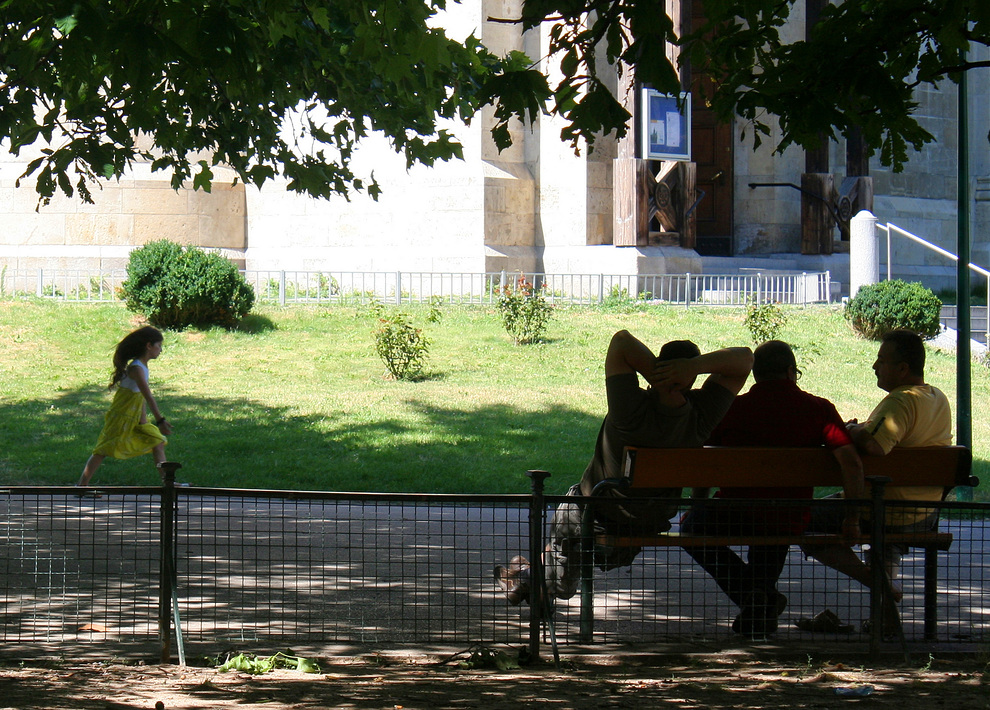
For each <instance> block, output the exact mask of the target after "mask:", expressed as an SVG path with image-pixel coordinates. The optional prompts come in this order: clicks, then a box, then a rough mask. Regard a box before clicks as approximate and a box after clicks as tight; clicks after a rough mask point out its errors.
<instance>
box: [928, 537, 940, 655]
mask: <svg viewBox="0 0 990 710" xmlns="http://www.w3.org/2000/svg"><path fill="white" fill-rule="evenodd" d="M937 625H938V548H936V547H931V546H929V547H926V548H925V640H926V641H934V640H935V636H936V629H937Z"/></svg>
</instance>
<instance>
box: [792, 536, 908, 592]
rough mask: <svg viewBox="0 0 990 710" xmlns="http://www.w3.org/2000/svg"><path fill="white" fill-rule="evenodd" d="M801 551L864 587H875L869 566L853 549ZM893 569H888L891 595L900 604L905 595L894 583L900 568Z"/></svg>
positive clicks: (824, 548) (827, 547)
mask: <svg viewBox="0 0 990 710" xmlns="http://www.w3.org/2000/svg"><path fill="white" fill-rule="evenodd" d="M801 549H802V550H804V553H805V554H806V555H810V556H811V557H814V558H815V559H816V560H818V561H819V562H821V563H822V564H823V565H826V566H827V567H831V568H832V569H834V570H838V571H839V572H841V573H842V574H844V575H846V576H847V577H850V578H852V579H855V580H856V581H857V582H859V583H860V584H862V585H863V586H864V587H867V588H870V587H872V586H873V573H872V571H871V570H870V567H869V565H867V564H866V563H864V562H863V560H861V559H860V558H859V555H857V554H856V553H855V552H854V551H853V549H852V548H851V547H845V546H843V545H822V546H820V547H802V548H801ZM890 567H891V566H890V565H888V568H890ZM892 567H893V568H892V569H888V578H889V579H890V580H891V585H890V586H891V595H892V596H893V598H894V601H895V602H900V601H901V598H902V597H903V596H904V593H903V592H902V591H901V589H900V587H898V586H897V585H895V584H894V583H893V579H894V577H895V576H896V574H897V570H898V567H897V566H896V565H893V566H892Z"/></svg>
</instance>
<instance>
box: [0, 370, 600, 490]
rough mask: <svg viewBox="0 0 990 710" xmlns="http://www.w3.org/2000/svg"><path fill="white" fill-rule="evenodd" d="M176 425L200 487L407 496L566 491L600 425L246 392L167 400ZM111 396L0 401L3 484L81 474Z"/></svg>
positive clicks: (102, 476)
mask: <svg viewBox="0 0 990 710" xmlns="http://www.w3.org/2000/svg"><path fill="white" fill-rule="evenodd" d="M168 404H169V407H168V414H169V421H170V422H171V423H172V426H173V428H174V431H173V433H172V434H171V435H170V436H169V444H168V446H167V447H166V454H167V456H168V458H169V459H170V460H174V461H178V462H179V463H181V464H182V467H183V468H182V472H181V474H180V475H181V478H182V480H184V481H187V482H190V483H193V484H194V485H205V486H219V487H237V488H278V489H304V490H337V491H341V490H347V491H382V492H411V493H519V492H526V491H528V489H529V480H528V478H527V477H526V475H525V473H526V471H527V470H529V469H533V468H542V469H546V470H548V471H550V472H551V474H552V475H553V477H552V479H551V481H550V482H549V484H548V492H559V493H562V492H564V491H565V490H566V489H567V487H568V486H569V485H571V484H572V483H574V482H575V481H576V480H577V479H578V477H579V476H580V474H581V473H582V472H583V470H584V467H585V466H586V464H587V461H588V459H589V458H590V456H591V453H592V450H593V448H594V441H595V436H596V434H597V431H598V427H599V425H600V420H599V419H598V418H597V417H593V416H590V415H588V414H587V413H586V412H582V411H578V410H575V409H572V408H569V407H550V408H548V409H547V410H545V411H531V410H519V409H516V408H513V407H510V406H507V405H504V404H486V405H481V406H477V407H474V406H470V405H467V404H462V403H458V402H451V403H450V404H449V405H447V406H444V407H436V406H434V405H426V404H420V403H417V402H415V401H413V402H412V403H411V406H412V407H413V409H414V410H415V412H416V416H414V417H409V418H406V419H405V420H403V421H400V420H397V419H393V418H382V419H375V418H374V415H373V413H372V414H371V415H370V416H368V417H354V416H350V417H346V418H345V417H341V418H327V417H323V416H311V415H299V414H297V413H295V412H294V411H293V409H292V408H291V407H289V406H279V407H271V406H268V407H259V406H258V404H257V403H256V402H254V401H252V400H251V399H249V398H247V397H244V398H212V399H199V398H195V397H189V396H176V395H173V394H169V396H168ZM106 406H107V398H106V395H105V394H104V393H102V392H100V391H99V390H97V389H95V388H93V389H90V388H87V389H83V390H72V391H66V392H62V393H59V394H58V395H56V396H54V397H53V398H51V399H50V400H46V401H37V400H36V401H26V402H18V403H12V404H11V403H0V439H2V440H4V441H7V442H12V445H11V446H9V447H7V449H6V451H5V452H4V453H3V454H0V475H2V476H3V479H2V480H0V484H7V485H11V484H15V485H16V484H41V485H66V484H71V483H74V482H75V481H76V479H77V478H78V476H79V472H80V471H81V469H82V466H83V464H84V463H85V460H86V458H87V457H88V456H89V454H90V452H91V451H92V447H93V445H94V444H95V442H96V438H97V435H98V434H99V431H100V427H101V426H102V417H101V416H99V415H97V416H93V417H81V416H80V415H79V413H80V412H92V413H96V412H100V413H102V412H103V411H105V409H106ZM157 482H158V479H157V474H156V473H155V470H154V467H153V464H152V460H151V457H150V456H141V457H137V458H135V459H129V460H126V461H117V460H114V459H107V460H106V461H105V462H104V464H103V466H102V467H101V468H100V470H99V471H98V472H97V474H96V477H95V478H94V484H96V485H156V484H157Z"/></svg>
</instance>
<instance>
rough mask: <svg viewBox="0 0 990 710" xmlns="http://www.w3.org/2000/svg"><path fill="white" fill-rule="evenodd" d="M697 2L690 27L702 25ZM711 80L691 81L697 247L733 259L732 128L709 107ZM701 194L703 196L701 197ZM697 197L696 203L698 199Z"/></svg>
mask: <svg viewBox="0 0 990 710" xmlns="http://www.w3.org/2000/svg"><path fill="white" fill-rule="evenodd" d="M703 17H704V16H703V14H702V7H701V3H700V2H697V1H696V2H694V3H693V6H692V25H693V26H694V27H698V26H700V25H701V23H702V21H703ZM712 88H713V82H712V80H711V77H708V76H705V75H702V74H700V73H698V72H694V73H693V75H692V77H691V123H692V125H691V153H692V160H693V161H694V162H695V163H696V164H697V166H698V167H697V197H700V198H701V201H700V202H699V203H698V205H697V207H695V217H696V219H697V235H698V239H697V246H696V247H695V249H696V250H697V251H698V253H699V254H702V255H706V256H732V254H733V249H732V197H733V190H732V184H733V178H732V126H731V125H730V124H727V123H720V122H719V121H717V120H716V118H715V113H714V112H713V111H712V110H711V109H710V108H709V107H708V104H707V101H708V99H707V97H709V96H711V93H712ZM702 192H704V196H702V194H701V193H702ZM697 197H696V198H695V199H697Z"/></svg>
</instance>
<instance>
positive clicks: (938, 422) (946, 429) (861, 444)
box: [803, 329, 952, 601]
mask: <svg viewBox="0 0 990 710" xmlns="http://www.w3.org/2000/svg"><path fill="white" fill-rule="evenodd" d="M873 372H874V373H876V376H877V387H879V388H880V389H882V390H884V391H886V392H888V394H887V396H886V397H884V398H883V399H882V400H881V401H880V403H879V404H878V405H877V406H876V408H875V409H874V410H873V412H872V413H871V414H870V416H869V418H868V419H867V420H866V421H865V422H857V421H856V420H855V419H853V420H851V421H849V422H848V423H847V424H846V429H847V430H848V432H849V435H850V436H851V437H852V440H853V443H854V444H855V445H856V448H857V450H858V451H859V452H860V454H862V455H864V456H884V455H886V454H888V453H890V450H891V449H893V448H894V447H895V446H900V447H906V448H913V447H919V446H949V445H951V444H952V413H951V411H950V409H949V400H948V399H947V398H946V396H945V394H944V393H943V392H942V391H941V390H940V389H938V388H937V387H933V386H932V385H929V384H926V383H925V344H924V342H923V341H922V340H921V337H920V336H918V335H917V334H916V333H913V332H911V331H909V330H903V329H899V330H893V331H891V332H889V333H887V334H886V335H885V336H884V337H883V341H882V343H881V345H880V351H879V353H878V354H877V359H876V362H874V363H873ZM884 499H885V500H889V501H907V500H910V501H930V502H932V503H937V502H938V501H940V500H941V499H942V488H941V487H938V486H888V487H887V488H886V491H885V495H884ZM841 514H842V511H841V510H839V508H837V507H836V508H833V509H820V510H818V511H817V512H816V514H814V515H813V517H812V522H811V525H810V526H809V528H808V532H832V533H838V532H839V526H838V525H836V523H835V520H831V519H830V518H834V517H836V516H839V517H841ZM937 518H938V513H937V511H936V510H935V509H934V508H933V507H925V508H912V507H906V506H898V505H895V506H892V507H891V508H889V509H888V512H887V516H886V519H885V521H884V525H885V528H886V529H887V530H888V531H890V532H911V531H916V530H930V529H931V528H932V527H933V526H934V525H935V523H936V522H937ZM862 525H863V529H864V532H867V531H868V530H869V520H866V521H863V522H862ZM803 549H804V551H805V553H806V554H808V555H810V556H812V557H814V558H815V559H817V560H819V561H820V562H823V563H824V564H826V565H828V566H829V567H832V568H834V569H837V570H838V571H840V572H842V573H843V574H845V575H848V576H849V577H852V578H853V579H855V580H857V581H859V582H861V583H862V584H864V585H866V586H870V584H871V580H872V577H871V572H870V568H869V567H868V566H867V565H866V564H864V563H863V561H862V560H861V559H860V558H859V556H857V555H856V553H855V552H854V551H853V549H852V548H851V547H846V546H835V545H833V546H824V547H808V546H804V547H803ZM885 552H886V554H885V559H886V562H887V565H886V566H887V574H888V578H889V579H890V580H891V581H893V580H894V578H896V576H897V570H898V568H899V567H900V561H901V557H902V556H903V555H904V552H905V549H904V548H902V547H899V546H897V545H890V546H888V547H887V549H886V551H885ZM893 591H894V598H895V600H896V601H900V596H901V593H900V590H899V589H898V588H897V587H894V588H893Z"/></svg>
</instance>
